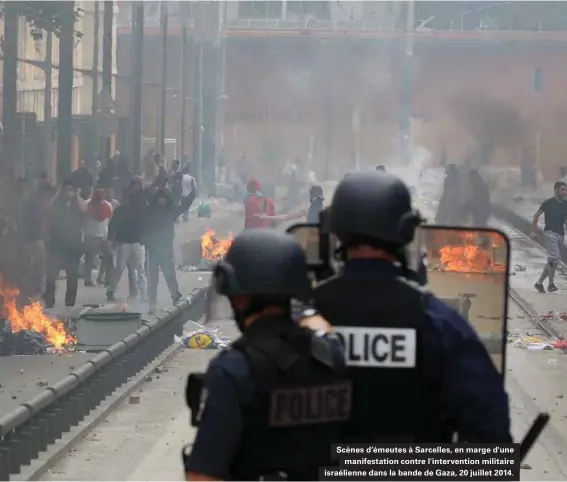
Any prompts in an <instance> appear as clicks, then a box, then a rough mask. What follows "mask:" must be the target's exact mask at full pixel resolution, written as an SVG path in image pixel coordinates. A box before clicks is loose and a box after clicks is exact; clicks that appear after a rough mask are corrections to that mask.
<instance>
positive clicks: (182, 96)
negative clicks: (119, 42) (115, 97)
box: [177, 3, 188, 162]
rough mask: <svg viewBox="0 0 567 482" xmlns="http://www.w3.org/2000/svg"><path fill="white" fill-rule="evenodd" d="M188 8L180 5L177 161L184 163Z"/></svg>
mask: <svg viewBox="0 0 567 482" xmlns="http://www.w3.org/2000/svg"><path fill="white" fill-rule="evenodd" d="M187 7H188V5H187V4H185V3H180V5H179V8H180V12H179V13H180V18H179V20H180V22H181V67H180V69H179V72H180V73H179V109H180V112H179V133H178V135H177V159H178V160H179V161H180V162H183V156H185V130H186V124H187V99H186V97H187Z"/></svg>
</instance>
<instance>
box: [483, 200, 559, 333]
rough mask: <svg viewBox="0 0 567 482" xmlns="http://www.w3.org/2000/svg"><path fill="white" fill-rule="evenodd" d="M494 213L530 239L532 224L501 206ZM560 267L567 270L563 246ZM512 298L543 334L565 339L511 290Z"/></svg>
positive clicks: (540, 232)
mask: <svg viewBox="0 0 567 482" xmlns="http://www.w3.org/2000/svg"><path fill="white" fill-rule="evenodd" d="M492 213H493V215H494V216H495V217H496V218H499V219H501V220H503V221H504V222H506V223H507V224H509V225H510V226H511V227H512V228H514V229H515V230H516V231H517V232H519V233H521V234H522V235H524V237H526V238H528V239H529V235H530V233H531V231H532V223H531V222H530V221H529V220H527V219H525V218H524V217H522V216H520V215H519V214H517V213H515V212H514V211H512V210H511V209H509V208H507V207H505V206H503V205H501V204H493V205H492ZM537 242H538V244H539V245H540V246H541V247H542V249H544V248H543V231H542V230H541V229H540V228H538V237H537ZM560 265H561V266H562V267H563V268H565V269H566V270H567V248H566V247H565V246H562V249H561V263H560ZM509 294H510V298H512V300H513V301H514V303H516V305H517V306H518V307H519V308H520V309H521V310H522V311H523V312H524V313H525V314H526V315H527V316H528V318H529V320H530V322H531V323H532V324H533V325H534V326H535V327H536V328H538V329H539V330H541V331H542V332H543V333H545V334H546V335H547V336H548V337H550V338H558V339H563V337H562V336H561V335H560V334H559V333H558V332H557V330H555V329H554V328H553V327H552V326H550V325H549V323H547V321H546V320H542V319H540V318H538V312H537V310H536V309H535V308H534V307H533V306H532V305H530V304H529V303H528V302H527V301H525V300H524V299H522V297H521V296H520V295H519V294H518V293H517V292H516V291H515V290H513V289H512V288H510V289H509Z"/></svg>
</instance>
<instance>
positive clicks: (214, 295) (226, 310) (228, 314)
mask: <svg viewBox="0 0 567 482" xmlns="http://www.w3.org/2000/svg"><path fill="white" fill-rule="evenodd" d="M218 283H219V280H218V278H216V277H215V276H214V275H213V276H211V283H210V284H209V287H208V288H207V298H206V301H205V317H204V318H205V321H204V323H203V326H208V327H209V326H215V325H217V324H218V323H219V322H223V321H227V320H232V319H233V313H232V308H231V306H230V301H229V300H228V298H227V297H226V296H224V295H222V294H220V293H219V291H218V289H217V288H218Z"/></svg>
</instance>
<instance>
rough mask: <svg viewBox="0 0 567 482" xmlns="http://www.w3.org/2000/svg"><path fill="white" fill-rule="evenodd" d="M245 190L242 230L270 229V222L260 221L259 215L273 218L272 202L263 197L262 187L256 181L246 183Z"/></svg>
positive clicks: (266, 220)
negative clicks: (246, 193)
mask: <svg viewBox="0 0 567 482" xmlns="http://www.w3.org/2000/svg"><path fill="white" fill-rule="evenodd" d="M246 189H247V190H248V196H247V197H246V201H245V203H244V216H245V218H244V229H248V228H266V227H271V226H272V221H270V220H268V219H261V218H260V217H259V215H267V216H275V214H276V210H275V206H274V201H273V200H272V199H270V198H268V197H266V196H265V195H264V193H263V192H262V186H260V183H259V182H258V181H257V180H256V179H251V180H250V181H248V185H247V186H246Z"/></svg>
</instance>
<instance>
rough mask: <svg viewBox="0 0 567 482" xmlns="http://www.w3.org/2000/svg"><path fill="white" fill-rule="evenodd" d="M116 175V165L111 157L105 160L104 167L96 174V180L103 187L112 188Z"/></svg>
mask: <svg viewBox="0 0 567 482" xmlns="http://www.w3.org/2000/svg"><path fill="white" fill-rule="evenodd" d="M115 177H116V165H115V164H114V161H113V160H112V159H109V160H108V161H106V164H105V165H104V168H103V169H102V171H100V174H99V175H98V180H99V182H100V184H101V185H103V186H104V187H112V188H114V178H115Z"/></svg>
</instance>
